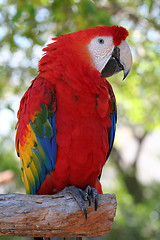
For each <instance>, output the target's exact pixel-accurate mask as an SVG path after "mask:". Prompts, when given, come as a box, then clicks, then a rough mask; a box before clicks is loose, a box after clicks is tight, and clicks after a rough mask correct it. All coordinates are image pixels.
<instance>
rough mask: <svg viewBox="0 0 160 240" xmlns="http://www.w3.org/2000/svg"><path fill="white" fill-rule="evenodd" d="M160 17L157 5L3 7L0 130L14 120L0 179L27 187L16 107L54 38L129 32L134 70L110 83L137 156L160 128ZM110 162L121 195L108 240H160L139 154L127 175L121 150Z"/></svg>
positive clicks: (27, 2) (37, 1) (159, 208)
mask: <svg viewBox="0 0 160 240" xmlns="http://www.w3.org/2000/svg"><path fill="white" fill-rule="evenodd" d="M159 9H160V3H159V2H158V1H156V0H146V1H138V0H136V1H135V0H114V1H111V0H103V1H102V0H95V1H92V0H64V1H60V0H23V1H20V0H19V1H15V0H8V1H7V0H2V1H0V23H1V26H0V55H1V58H0V71H1V80H0V116H1V119H0V121H1V122H2V120H3V122H2V123H1V124H0V125H1V126H3V124H5V119H2V117H4V115H3V114H2V113H3V110H7V111H8V112H11V113H12V115H13V116H14V121H13V123H12V124H11V127H10V128H8V129H9V130H8V132H7V133H3V134H2V136H1V137H0V171H4V170H6V169H12V170H13V171H14V173H15V176H16V186H17V189H19V188H20V187H21V185H22V181H21V176H20V164H19V160H18V159H17V157H16V156H15V150H14V137H13V136H14V135H15V130H14V126H15V124H16V111H17V110H18V107H17V102H19V100H20V98H21V97H22V94H23V93H24V92H25V90H26V89H27V88H28V86H29V83H30V82H31V80H32V79H33V78H34V77H35V76H36V74H37V65H38V60H39V59H40V57H41V55H42V48H43V47H44V46H45V44H46V42H47V41H49V40H50V39H51V38H52V37H54V36H58V35H61V34H65V33H68V32H73V31H77V30H80V29H84V28H88V27H93V26H98V25H112V24H118V25H122V26H124V27H126V28H127V29H128V30H129V34H130V35H129V38H128V42H129V44H130V46H131V48H132V53H133V67H132V70H131V73H130V74H129V76H128V78H127V80H125V81H120V80H119V79H118V78H120V79H122V78H123V77H122V76H121V75H120V74H119V76H118V75H116V76H115V77H113V78H112V79H110V82H111V83H112V85H113V88H114V91H115V95H116V98H117V103H118V119H119V120H118V121H119V122H121V123H122V124H123V125H125V126H128V127H130V128H131V130H132V132H133V135H134V137H135V138H136V140H137V144H138V145H139V149H141V146H142V145H143V141H144V139H145V137H146V135H147V134H148V133H150V132H151V131H153V130H155V129H156V128H157V127H160V114H159V108H160V97H159V93H160V81H159V76H160V67H159V54H160V45H159V42H160V34H159V32H160V14H159V12H160V10H159ZM6 120H7V119H6ZM137 127H138V129H139V130H138V133H137V130H136V129H137ZM112 158H113V162H114V169H116V172H117V173H118V175H117V179H118V180H117V182H118V181H119V184H118V186H117V188H113V189H112V190H113V191H114V193H116V195H117V200H118V211H117V217H116V219H115V224H114V226H113V229H112V231H111V233H110V234H109V235H107V236H105V237H104V239H113V240H115V239H119V240H121V239H129V240H134V239H135V240H143V239H145V240H153V239H154V240H158V239H159V236H160V231H159V229H160V222H159V218H160V205H159V202H160V199H159V186H158V184H152V185H149V186H143V185H142V184H141V183H140V182H139V179H138V178H137V174H136V173H137V162H138V159H139V153H137V154H136V158H135V159H134V161H133V164H131V165H130V166H129V167H128V169H127V171H125V166H124V161H123V155H122V154H121V153H120V152H119V151H118V149H116V148H115V149H114V150H113V154H112ZM132 186H133V187H132ZM137 195H139V196H141V197H140V198H138V197H137ZM0 239H6V240H7V239H21V238H10V237H9V238H7V237H6V238H4V237H0Z"/></svg>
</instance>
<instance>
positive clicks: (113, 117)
mask: <svg viewBox="0 0 160 240" xmlns="http://www.w3.org/2000/svg"><path fill="white" fill-rule="evenodd" d="M109 94H110V97H111V103H112V112H111V113H110V119H111V127H110V128H109V129H108V141H109V151H108V153H107V158H108V157H109V155H110V153H111V150H112V147H113V143H114V138H115V132H116V123H117V106H116V99H115V96H114V93H113V90H112V87H111V85H109Z"/></svg>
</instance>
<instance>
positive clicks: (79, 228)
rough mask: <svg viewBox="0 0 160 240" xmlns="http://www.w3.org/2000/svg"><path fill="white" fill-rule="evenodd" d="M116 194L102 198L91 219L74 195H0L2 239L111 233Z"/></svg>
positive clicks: (105, 195) (90, 214) (91, 213)
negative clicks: (3, 236) (5, 237)
mask: <svg viewBox="0 0 160 240" xmlns="http://www.w3.org/2000/svg"><path fill="white" fill-rule="evenodd" d="M116 206H117V202H116V197H115V195H114V194H104V195H103V194H100V195H99V206H98V210H97V211H95V210H94V206H93V204H91V206H90V207H88V208H87V213H88V218H87V220H86V219H85V216H84V213H83V212H82V211H81V210H80V208H79V206H78V205H77V203H76V202H75V200H74V199H73V197H72V196H71V195H70V194H62V193H58V194H55V195H50V196H46V195H43V196H42V195H23V194H8V195H0V235H5V236H29V237H30V236H32V237H33V236H34V237H73V236H88V237H91V236H101V235H105V234H107V233H109V231H110V229H111V227H112V224H113V220H114V217H115V213H116Z"/></svg>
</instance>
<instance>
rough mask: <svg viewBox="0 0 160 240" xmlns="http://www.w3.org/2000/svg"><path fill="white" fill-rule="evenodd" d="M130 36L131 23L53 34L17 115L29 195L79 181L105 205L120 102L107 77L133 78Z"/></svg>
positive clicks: (79, 185)
mask: <svg viewBox="0 0 160 240" xmlns="http://www.w3.org/2000/svg"><path fill="white" fill-rule="evenodd" d="M127 36H128V32H127V30H126V29H125V28H123V27H118V26H112V27H107V26H104V27H94V28H90V29H85V30H82V31H78V32H74V33H69V34H66V35H62V36H59V37H57V38H53V40H54V41H53V42H52V43H51V44H49V45H48V46H47V47H46V48H44V51H45V54H44V56H43V57H42V58H41V60H40V62H39V74H38V76H37V77H36V78H35V79H34V80H33V81H32V83H31V85H30V87H29V89H28V90H27V91H26V93H25V94H24V96H23V98H22V100H21V102H20V108H19V111H18V114H17V115H18V122H17V134H16V149H17V153H18V156H19V157H20V160H21V173H22V178H23V181H24V185H25V190H26V193H27V194H54V193H57V192H59V191H61V190H62V189H64V188H65V187H69V186H75V187H77V189H78V191H79V194H80V196H81V197H82V198H84V197H86V194H87V198H88V199H89V201H91V199H92V200H94V201H95V208H97V194H96V193H97V191H98V193H102V188H101V184H100V182H99V176H100V174H101V170H102V168H103V166H104V164H105V162H106V160H107V158H108V156H109V154H110V152H111V149H112V145H113V141H114V136H115V130H116V100H115V96H114V93H113V90H112V87H111V85H110V84H109V82H108V81H107V80H106V77H110V76H112V75H113V74H115V73H118V72H120V71H122V70H123V71H124V78H125V77H126V76H127V75H128V73H129V71H130V69H131V65H132V56H131V52H130V49H129V46H128V44H127V42H126V41H125V39H126V37H127ZM88 186H90V187H88ZM79 189H80V190H79ZM85 189H86V190H85ZM95 189H96V190H95ZM82 190H83V191H84V192H83V191H82ZM69 191H70V190H69ZM73 192H74V191H73ZM83 193H84V194H83ZM78 198H79V197H77V200H78ZM84 206H85V205H84V204H83V205H82V206H81V207H82V208H83V210H84V211H85V214H86V209H85V207H84Z"/></svg>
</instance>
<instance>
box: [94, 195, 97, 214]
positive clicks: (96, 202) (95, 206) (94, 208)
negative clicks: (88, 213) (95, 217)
mask: <svg viewBox="0 0 160 240" xmlns="http://www.w3.org/2000/svg"><path fill="white" fill-rule="evenodd" d="M97 208H98V198H96V199H95V207H94V209H95V211H97Z"/></svg>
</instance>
